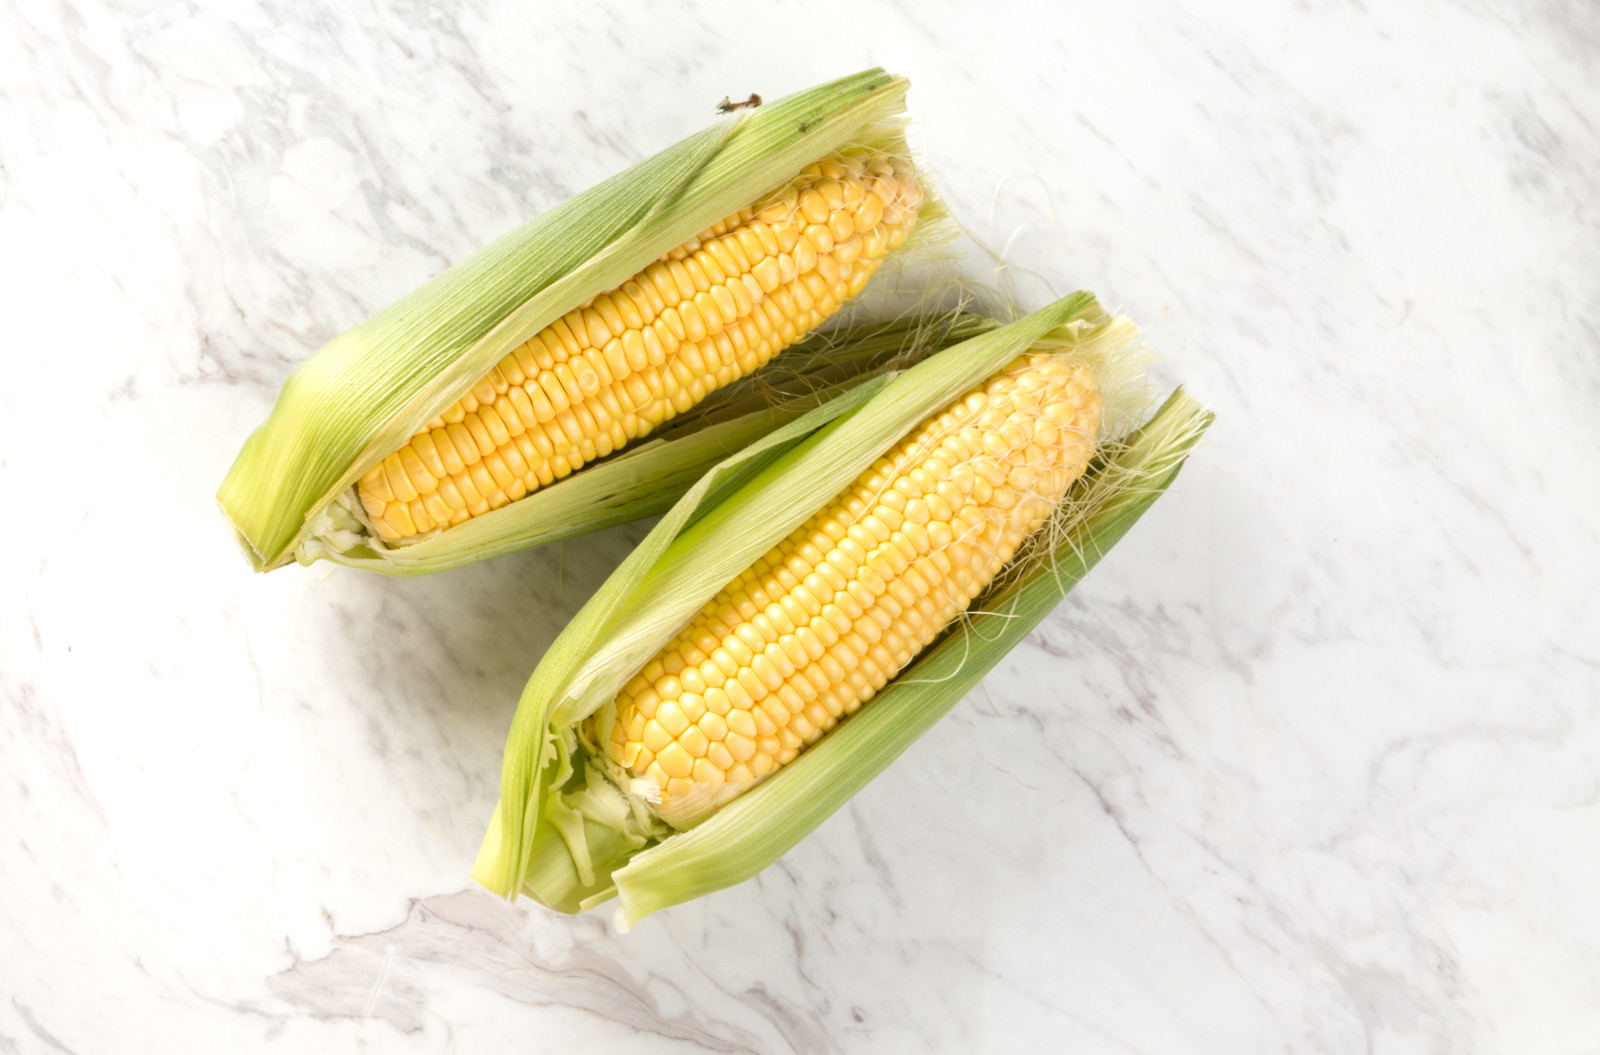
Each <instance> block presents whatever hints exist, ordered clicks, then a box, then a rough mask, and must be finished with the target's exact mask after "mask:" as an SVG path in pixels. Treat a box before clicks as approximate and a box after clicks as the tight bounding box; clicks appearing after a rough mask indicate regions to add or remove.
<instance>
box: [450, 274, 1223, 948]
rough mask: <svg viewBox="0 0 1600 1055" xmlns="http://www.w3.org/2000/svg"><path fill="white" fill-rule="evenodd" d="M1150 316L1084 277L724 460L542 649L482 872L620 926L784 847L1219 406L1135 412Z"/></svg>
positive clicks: (987, 663)
mask: <svg viewBox="0 0 1600 1055" xmlns="http://www.w3.org/2000/svg"><path fill="white" fill-rule="evenodd" d="M1136 332H1137V331H1136V330H1135V329H1134V328H1133V327H1132V326H1131V324H1129V323H1127V322H1126V321H1125V320H1115V319H1111V318H1110V317H1109V316H1107V315H1106V314H1105V313H1104V312H1103V311H1101V310H1100V308H1099V306H1098V304H1096V303H1095V301H1094V299H1093V298H1092V297H1090V296H1089V295H1087V294H1079V295H1076V296H1074V297H1072V298H1068V299H1067V300H1065V301H1062V302H1060V303H1058V304H1056V305H1052V306H1051V307H1050V308H1047V309H1045V310H1043V311H1040V312H1036V313H1035V314H1034V315H1031V316H1028V317H1027V318H1025V319H1021V320H1019V321H1017V322H1015V323H1012V324H1010V325H1008V326H1004V327H1000V328H998V329H995V330H992V331H989V332H987V333H984V334H982V335H980V336H977V337H974V338H972V339H970V340H967V341H965V342H964V343H962V344H960V345H958V346H955V347H951V348H949V349H946V350H945V351H943V352H940V353H938V354H935V355H932V356H929V357H928V358H927V359H926V360H924V361H922V362H920V363H918V364H917V365H916V366H913V367H912V368H911V369H909V370H907V371H905V372H904V373H902V374H900V375H898V376H895V377H894V378H892V379H887V378H878V379H874V380H872V381H869V382H866V383H864V384H862V385H860V386H858V387H857V388H855V389H852V390H851V391H849V392H846V393H844V394H842V395H840V396H838V397H837V398H835V399H833V400H832V401H831V402H829V403H827V404H825V405H823V406H821V407H819V408H818V409H817V410H815V411H813V412H812V413H810V414H808V415H807V416H806V417H805V418H802V419H799V420H796V421H794V422H791V423H789V424H786V425H784V426H782V427H781V428H779V429H776V430H774V431H773V432H772V433H770V434H769V435H767V436H765V437H763V438H761V439H760V440H758V441H756V442H755V443H752V444H751V445H750V446H749V447H748V448H746V449H745V450H743V451H740V452H739V453H737V454H735V455H733V456H731V457H729V458H728V459H727V460H725V461H724V462H723V463H721V464H720V465H718V466H717V467H716V468H714V469H713V470H712V471H711V472H710V473H708V474H707V475H706V476H705V477H704V478H702V479H701V480H700V481H699V483H697V484H696V485H695V486H694V487H693V488H691V489H690V490H689V492H688V493H686V494H685V495H684V497H683V498H682V499H680V500H679V502H678V503H677V504H676V505H675V506H674V507H673V508H672V509H671V510H670V511H669V512H668V513H667V515H666V516H665V517H663V518H662V520H661V521H660V522H659V523H658V524H657V526H656V528H655V529H654V530H652V531H651V533H650V534H649V535H648V536H647V537H646V538H645V540H644V541H643V542H642V543H641V544H640V546H639V547H638V548H637V549H636V550H635V551H634V552H633V553H632V554H630V556H629V557H628V559H627V560H626V561H624V563H623V564H622V566H621V567H619V568H618V569H617V571H616V572H615V573H613V575H612V576H611V577H610V578H609V579H608V580H607V581H606V583H605V584H604V585H603V586H602V587H601V588H600V590H598V591H597V592H596V593H595V594H594V595H593V596H592V597H591V599H590V600H589V602H588V603H587V604H586V605H585V606H584V608H583V609H582V610H581V611H580V612H579V613H578V615H577V616H576V617H575V618H574V619H573V620H572V622H571V623H570V624H569V625H568V626H567V628H566V629H565V630H564V631H563V632H562V634H561V636H560V637H559V638H558V639H557V641H556V642H555V643H554V644H553V645H552V646H551V648H550V649H549V650H548V651H547V652H546V654H545V656H544V658H543V659H542V660H541V661H540V663H539V665H538V667H537V668H536V669H535V671H534V673H533V676H532V678H531V679H530V680H529V682H528V685H527V687H526V689H525V690H524V692H523V696H522V701H521V703H520V704H519V706H518V709H517V714H516V718H515V720H514V722H513V725H512V730H511V735H510V738H509V740H508V743H507V748H506V757H505V767H504V770H503V774H502V782H501V798H500V803H499V806H498V807H497V809H496V811H495V815H494V818H493V820H492V822H491V824H490V826H489V830H488V832H487V833H486V835H485V839H484V844H483V848H482V850H481V852H480V854H479V858H478V862H477V864H476V866H475V867H474V869H473V876H474V878H476V879H477V880H478V881H479V882H480V883H482V884H484V885H485V886H487V887H488V888H489V889H491V890H493V891H495V892H497V893H500V894H502V895H504V896H508V897H515V896H516V895H517V894H518V893H528V894H531V895H532V896H534V897H536V898H538V899H539V900H540V901H541V902H543V903H544V904H546V905H549V906H551V907H553V908H556V909H559V910H561V911H564V912H577V911H581V910H583V909H585V908H588V907H591V906H594V905H597V904H600V903H601V902H604V901H606V900H608V899H609V898H611V897H615V896H619V895H620V897H621V906H620V907H619V909H618V915H617V922H618V925H619V926H620V927H622V928H623V929H626V928H627V927H629V926H631V925H632V923H633V922H634V921H636V920H638V919H639V918H641V917H642V916H644V915H647V914H649V913H650V912H654V911H656V910H658V909H660V908H663V907H666V906H668V905H672V904H677V903H679V902H682V901H684V900H687V899H689V898H692V897H697V896H700V895H701V894H705V893H708V892H710V891H712V890H716V889H720V888H722V887H725V886H729V885H731V884H733V883H737V882H739V881H741V880H743V879H746V878H749V877H750V876H752V875H754V874H755V873H756V872H758V871H759V870H760V869H761V868H763V867H765V866H766V865H768V864H770V863H772V862H773V861H774V860H776V859H777V858H778V857H779V856H781V855H782V854H783V853H784V852H786V851H787V850H788V849H789V848H790V847H792V846H794V845H795V843H797V842H798V841H799V840H800V839H801V838H803V837H804V836H805V834H806V833H808V832H809V831H811V830H812V829H813V828H815V827H816V825H817V824H819V823H821V821H822V820H823V819H824V818H826V817H827V816H828V815H829V814H830V813H832V812H833V811H834V810H837V809H838V808H839V807H840V806H841V805H843V804H844V802H846V801H847V800H848V799H849V797H850V796H851V795H852V794H854V792H855V791H857V790H859V789H860V788H861V787H862V786H863V785H864V784H865V782H866V781H868V780H870V779H871V777H872V776H873V775H874V774H876V773H878V772H880V771H881V770H882V769H883V768H884V767H885V766H887V765H888V763H889V762H890V761H892V760H893V759H894V758H895V757H896V756H897V755H898V754H899V753H900V752H901V751H903V750H905V749H906V747H908V746H909V745H910V744H911V743H912V742H914V741H915V739H916V738H917V737H918V736H920V735H921V733H922V732H924V731H926V730H927V728H929V727H930V726H931V725H932V723H933V722H934V721H936V720H937V718H938V717H939V716H940V715H942V714H943V713H944V712H945V711H947V710H948V709H949V708H950V707H951V706H952V705H953V704H954V703H955V702H956V700H958V699H959V698H960V697H961V695H962V694H963V693H964V692H965V691H966V690H967V689H968V688H970V687H971V686H972V685H973V684H975V682H976V680H977V679H978V678H980V677H981V676H982V674H983V673H984V672H985V671H986V670H988V669H989V668H990V667H992V666H993V665H994V663H996V662H998V660H999V659H1000V657H1002V656H1003V655H1004V654H1005V652H1006V651H1007V650H1008V649H1009V648H1011V647H1012V646H1014V645H1015V644H1016V643H1017V642H1018V641H1020V640H1021V637H1022V636H1023V635H1024V634H1026V633H1027V632H1028V630H1029V629H1031V627H1032V626H1033V625H1035V624H1036V623H1037V621H1038V620H1039V619H1042V618H1043V616H1044V615H1045V613H1047V612H1048V611H1049V609H1050V608H1051V607H1052V606H1053V605H1054V603H1055V602H1056V601H1057V600H1059V598H1060V597H1061V596H1062V594H1063V593H1064V592H1065V591H1066V590H1067V589H1070V587H1071V586H1072V584H1073V583H1075V582H1076V581H1077V580H1078V579H1079V578H1081V577H1082V575H1083V574H1084V573H1085V572H1086V571H1087V569H1088V568H1089V567H1090V566H1092V565H1093V563H1094V562H1095V560H1097V559H1098V557H1099V556H1100V555H1101V554H1102V553H1103V552H1104V550H1105V549H1106V548H1107V547H1109V546H1110V545H1111V544H1112V543H1114V542H1115V541H1116V539H1117V538H1118V537H1120V535H1121V534H1122V533H1123V532H1124V531H1126V530H1127V528H1128V526H1129V525H1130V524H1131V523H1132V522H1133V520H1134V519H1136V518H1137V517H1138V516H1139V515H1140V514H1141V513H1142V512H1143V510H1144V509H1145V508H1147V507H1148V506H1149V504H1150V503H1151V502H1152V501H1153V500H1154V499H1155V497H1156V496H1157V495H1159V494H1160V492H1161V490H1162V489H1164V488H1165V486H1166V485H1167V484H1168V483H1169V482H1170V481H1171V479H1172V478H1173V477H1174V476H1175V475H1176V473H1177V471H1178V468H1179V467H1180V466H1181V464H1182V462H1183V460H1184V457H1185V456H1186V454H1187V452H1188V450H1189V448H1190V447H1191V446H1192V445H1193V444H1194V442H1195V441H1196V440H1197V438H1198V436H1199V434H1200V433H1201V432H1202V431H1203V430H1204V428H1205V427H1206V424H1207V423H1208V422H1209V416H1208V415H1206V414H1204V413H1203V412H1202V411H1200V410H1199V408H1197V407H1196V406H1195V405H1194V404H1193V402H1192V401H1190V400H1188V399H1187V397H1183V396H1182V395H1181V394H1175V395H1174V396H1173V397H1172V398H1171V399H1169V400H1168V402H1167V404H1166V405H1164V406H1163V407H1162V408H1161V410H1160V411H1158V412H1157V413H1156V415H1155V416H1154V417H1153V418H1152V419H1151V420H1150V422H1148V423H1147V424H1146V425H1145V426H1143V427H1142V428H1141V429H1138V430H1136V431H1131V432H1130V431H1129V429H1128V424H1129V418H1128V407H1127V398H1128V394H1129V393H1130V392H1132V391H1135V390H1136V389H1137V388H1138V387H1139V386H1138V385H1137V384H1136V383H1133V382H1132V379H1129V378H1125V377H1123V375H1125V374H1126V373H1127V372H1128V367H1127V363H1128V362H1130V359H1129V357H1127V356H1125V355H1122V354H1121V353H1122V350H1123V349H1124V348H1125V347H1126V346H1127V345H1129V344H1130V342H1131V341H1132V339H1133V337H1134V335H1135V334H1136ZM1030 349H1035V351H1032V352H1030V351H1029V350H1030ZM1019 357H1020V358H1019ZM1108 385H1109V386H1110V387H1109V388H1108V387H1107V386H1108ZM941 408H944V409H941ZM1097 422H1098V437H1097V435H1096V433H1097V428H1096V425H1097ZM1108 430H1109V431H1108ZM1085 465H1087V470H1085ZM1080 474H1081V475H1080ZM1074 477H1076V478H1077V482H1076V483H1071V482H1070V481H1071V480H1072V479H1073V478H1074ZM1063 491H1065V497H1063ZM1030 531H1031V532H1032V533H1031V534H1030V533H1029V532H1030ZM1024 536H1026V537H1024ZM1019 539H1021V541H1020V543H1019V541H1018V540H1019ZM1054 543H1059V544H1054ZM1008 560H1009V563H1008ZM997 568H999V569H1000V573H999V575H998V576H995V575H994V572H995V569H997ZM986 584H987V585H986ZM969 601H970V602H971V604H970V605H967V602H969ZM963 606H966V608H965V614H960V613H961V611H962V609H963ZM991 620H992V621H991ZM802 624H803V625H802ZM979 624H981V626H982V629H978V628H977V627H978V625H979ZM802 630H804V631H805V633H802ZM807 635H809V636H807ZM918 649H922V651H921V652H920V654H918V652H917V650H918ZM907 663H909V664H910V665H909V666H907ZM719 679H720V681H719ZM719 693H720V695H719ZM868 698H871V699H872V700H873V702H872V703H871V704H870V705H868V706H863V705H862V704H863V703H864V702H865V701H866V700H867V699H868ZM780 705H781V706H780ZM852 711H853V712H854V713H851V712H852ZM741 756H742V757H741ZM702 763H704V765H702ZM741 767H742V768H741ZM730 778H731V779H730ZM674 781H679V783H674ZM735 796H736V797H735Z"/></svg>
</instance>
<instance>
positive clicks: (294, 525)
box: [217, 70, 906, 571]
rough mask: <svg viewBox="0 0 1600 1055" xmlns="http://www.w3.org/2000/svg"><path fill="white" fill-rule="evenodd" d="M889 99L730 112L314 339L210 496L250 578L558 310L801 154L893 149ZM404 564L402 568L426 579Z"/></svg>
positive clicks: (857, 92) (812, 101)
mask: <svg viewBox="0 0 1600 1055" xmlns="http://www.w3.org/2000/svg"><path fill="white" fill-rule="evenodd" d="M905 91H906V81H905V80H904V79H903V78H898V77H893V76H890V75H889V74H887V73H884V72H883V71H882V70H869V71H866V72H864V73H860V74H856V75H854V76H850V77H845V78H842V79H840V80H837V81H834V82H831V83H829V84H824V85H821V86H819V87H816V88H812V89H809V90H807V91H803V92H799V93H796V94H795V95H791V96H788V97H787V98H784V99H780V100H778V101H777V102H775V103H772V104H769V105H767V106H763V107H760V108H759V109H756V110H752V111H740V113H739V114H738V115H736V116H733V117H730V118H727V119H725V120H722V121H720V122H718V123H717V124H716V125H714V126H713V127H711V128H709V129H706V130H705V131H703V132H700V133H697V134H696V135H693V136H690V137H689V138H688V139H685V140H684V141H682V142H681V143H678V144H677V145H675V146H673V147H670V148H668V149H667V150H665V151H663V152H661V153H660V154H657V155H656V156H655V157H652V158H650V159H649V160H647V161H644V162H642V163H641V164H639V165H636V166H635V167H633V168H631V169H629V170H627V171H626V172H623V173H621V174H619V175H617V176H614V177H612V178H611V179H609V180H607V181H605V182H603V183H601V184H599V185H598V186H595V187H593V188H591V189H590V190H588V191H585V192H584V193H582V194H579V195H578V196H576V197H575V198H573V199H571V200H570V201H567V202H565V203H563V204H562V205H560V206H557V207H556V208H554V209H551V210H549V211H548V212H546V213H544V214H543V215H541V216H539V217H538V218H537V219H535V220H533V221H532V222H531V223H529V224H526V225H525V226H523V227H521V228H519V229H517V230H515V231H513V232H511V233H510V234H507V235H505V236H504V237H502V238H500V239H499V240H497V241H495V242H493V243H491V244H490V245H489V246H487V247H485V248H484V249H482V250H480V251H479V252H478V253H476V254H474V255H473V256H471V257H469V258H468V259H467V260H465V261H463V262H461V263H460V264H457V265H456V266H454V267H452V268H450V269H449V270H447V271H445V272H444V273H443V274H441V275H439V276H437V277H436V278H434V279H433V280H431V281H429V282H428V283H426V284H424V285H423V286H422V287H420V288H419V289H417V290H416V291H415V292H413V293H411V294H410V295H408V296H406V297H404V298H402V299H401V300H399V301H397V302H395V303H394V304H392V305H390V306H389V307H387V308H385V309H383V310H382V311H380V312H378V313H377V314H376V315H374V316H372V317H371V318H369V319H367V320H366V321H365V322H362V323H360V324H358V325H357V326H355V327H353V328H352V329H350V330H348V331H346V332H345V333H344V334H341V335H340V336H339V337H336V338H334V339H333V340H332V341H330V342H328V344H327V345H325V346H324V347H323V348H322V349H321V350H320V351H319V352H318V353H317V354H316V355H313V356H312V357H310V358H309V359H307V360H306V361H305V362H304V363H302V364H301V365H300V366H299V367H298V368H297V369H296V370H295V371H294V372H293V373H292V374H291V375H290V377H289V379H288V380H287V381H286V382H285V383H284V386H283V389H282V391H281V392H280V393H279V395H278V399H277V402H276V403H275V405H274V407H273V409H272V412H271V414H270V415H269V416H268V418H267V420H266V422H265V423H264V424H263V425H262V426H261V427H260V428H258V429H257V430H256V431H255V432H254V433H252V434H251V436H250V437H249V439H248V440H246V442H245V445H244V449H243V450H242V451H241V452H240V454H239V457H238V458H237V459H236V460H235V462H234V464H233V466H232V468H231V469H230V470H229V472H228V475H227V477H226V478H225V479H224V480H223V483H222V487H221V489H220V490H219V492H218V495H217V500H218V503H219V504H220V505H221V507H222V510H223V512H224V514H225V515H226V516H227V517H228V519H229V521H230V522H231V523H232V525H233V527H234V530H235V532H236V534H237V535H238V537H239V540H240V542H241V545H242V546H243V547H244V549H245V552H246V556H247V557H248V558H249V559H250V561H251V563H252V565H253V566H254V567H255V568H256V569H257V570H260V571H265V570H270V569H272V568H275V567H279V566H281V565H283V564H285V563H288V562H289V561H291V560H293V559H295V551H296V548H297V547H298V546H299V545H300V543H301V541H302V540H303V539H304V538H305V537H306V536H307V534H308V532H309V530H310V529H311V528H312V527H313V526H314V525H315V526H319V527H331V528H332V529H333V530H339V525H338V524H337V523H334V524H331V525H330V524H329V523H328V522H327V520H326V519H325V518H321V517H320V514H322V513H323V512H324V511H326V510H328V508H329V507H330V506H331V505H332V504H333V503H334V502H335V500H336V499H337V498H338V496H339V495H340V494H341V493H342V492H344V491H345V490H346V489H347V488H348V487H350V486H351V485H352V484H353V483H354V482H355V481H356V480H357V479H359V478H360V476H361V475H362V474H363V473H365V472H366V471H367V470H368V469H370V468H371V467H372V466H373V465H375V464H377V463H378V462H379V461H380V460H381V459H382V458H383V457H384V456H385V455H386V454H388V453H389V452H390V451H392V450H395V449H396V448H398V447H399V446H401V445H402V444H403V443H404V441H405V440H406V438H408V437H409V436H410V435H411V434H412V433H413V432H414V431H415V430H416V429H417V427H419V426H420V425H421V424H423V423H424V422H426V421H428V420H429V419H430V418H432V417H433V416H435V415H436V414H438V413H439V412H440V411H441V410H443V409H444V408H446V407H447V406H449V404H450V403H451V402H453V401H454V400H455V399H456V398H457V396H458V395H459V394H460V393H461V392H463V391H465V390H466V389H467V388H468V387H469V386H471V385H472V383H473V382H474V381H476V380H477V379H478V378H479V377H481V376H482V375H483V374H484V373H485V372H487V371H488V369H489V368H490V367H491V366H493V365H494V364H495V363H496V362H498V361H499V359H500V358H501V357H502V356H503V355H505V354H506V353H507V352H508V351H510V350H511V349H512V348H514V347H516V346H517V345H518V344H520V343H521V342H522V341H524V340H526V339H527V338H528V337H530V336H531V335H533V334H534V333H536V332H538V331H539V330H540V329H541V328H542V327H544V326H545V325H547V324H548V323H550V322H551V321H553V320H554V319H556V318H558V317H559V316H560V315H562V314H564V313H565V312H566V311H568V310H570V309H571V308H572V306H573V305H575V304H579V303H582V302H583V301H584V300H586V299H588V298H589V297H591V296H594V295H595V294H597V293H600V292H602V291H604V290H606V289H609V288H611V287H613V286H616V285H618V284H620V283H621V282H623V281H625V280H626V279H627V278H628V277H629V276H631V275H633V274H635V273H637V272H638V271H639V270H641V269H642V268H643V267H645V266H646V265H647V264H648V263H650V261H652V260H654V259H655V258H656V257H658V256H659V255H660V254H661V253H663V252H665V251H666V250H668V249H670V248H672V247H674V246H676V245H679V244H681V243H682V242H683V241H685V240H686V239H687V238H689V237H690V236H692V235H693V234H695V233H696V232H698V231H700V230H703V229H704V228H706V227H707V226H709V225H710V224H711V223H713V222H715V221H716V220H717V219H719V218H721V217H722V216H725V215H727V214H728V213H730V212H732V211H734V210H735V209H737V208H739V207H741V206H743V205H745V204H747V203H748V202H749V201H751V200H752V199H754V198H756V197H758V196H759V195H760V194H762V193H765V192H766V191H767V190H770V189H772V188H773V187H776V186H778V185H779V184H781V183H782V182H783V181H784V180H785V179H787V178H788V177H790V176H791V175H793V173H795V172H797V171H799V170H800V169H801V168H803V167H804V166H805V165H806V164H808V163H809V162H811V161H813V160H815V159H816V158H818V157H821V156H823V155H825V154H827V153H828V152H830V151H832V150H835V149H837V148H839V147H841V146H845V145H850V144H854V143H857V142H859V141H861V140H862V139H863V138H864V137H870V136H871V135H874V134H877V135H885V134H888V135H890V136H891V138H893V133H885V132H884V122H885V121H886V120H887V119H888V118H889V117H890V116H891V115H893V114H895V113H896V112H898V111H899V110H900V109H901V107H902V105H903V101H904V95H905ZM620 504H621V505H623V506H625V505H626V502H625V501H624V502H621V503H620ZM507 508H509V507H507ZM552 512H553V513H555V514H557V515H559V514H563V513H568V512H570V508H568V507H563V506H560V505H559V504H558V508H557V509H555V510H552ZM615 515H616V516H618V517H621V516H622V515H623V513H622V512H621V511H620V510H619V511H618V512H616V513H615ZM441 548H443V549H447V550H451V552H450V553H449V554H448V555H447V556H445V557H444V559H443V560H442V561H441V566H452V565H453V564H457V563H462V562H463V560H464V558H465V555H464V554H463V553H462V552H457V551H455V550H454V549H453V548H452V547H441ZM324 549H326V547H324ZM327 555H328V554H327V553H326V552H315V553H308V554H307V557H308V558H309V559H314V558H315V557H317V556H327ZM362 556H363V557H365V556H366V555H362ZM367 559H381V554H379V553H378V551H376V550H374V551H373V552H372V554H371V556H370V557H368V558H367ZM417 563H418V561H417V560H414V561H413V567H412V568H411V569H410V570H412V571H417V570H430V569H426V568H422V567H418V566H416V565H417Z"/></svg>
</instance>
